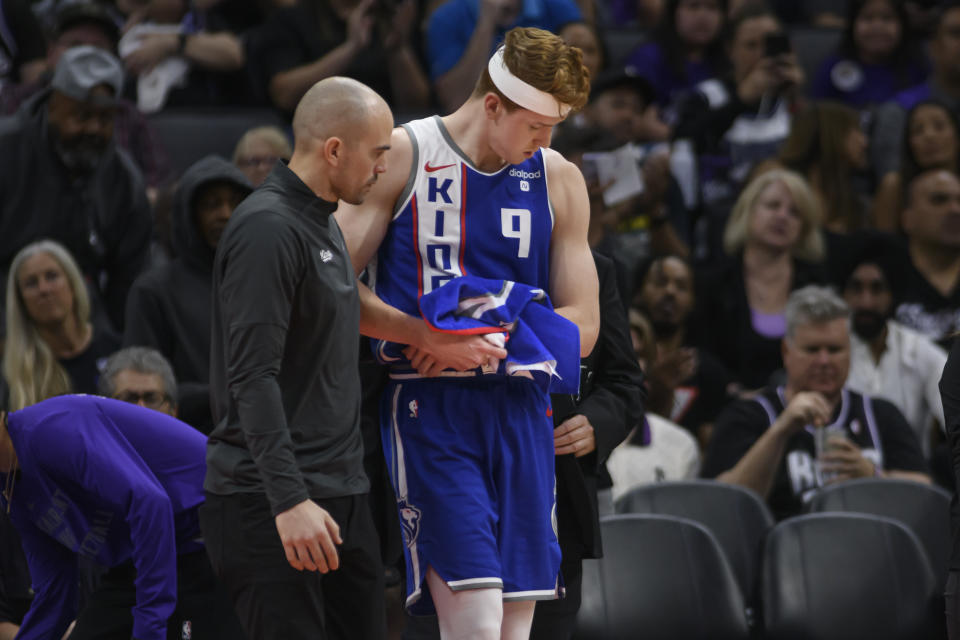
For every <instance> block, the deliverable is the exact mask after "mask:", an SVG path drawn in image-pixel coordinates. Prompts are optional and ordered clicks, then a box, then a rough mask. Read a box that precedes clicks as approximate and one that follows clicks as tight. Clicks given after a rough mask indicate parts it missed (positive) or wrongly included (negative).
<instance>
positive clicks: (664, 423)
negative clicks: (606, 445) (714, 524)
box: [607, 413, 700, 500]
mask: <svg viewBox="0 0 960 640" xmlns="http://www.w3.org/2000/svg"><path fill="white" fill-rule="evenodd" d="M646 417H647V423H648V424H649V425H650V444H649V445H648V446H645V447H639V446H636V445H633V444H629V441H630V439H631V437H632V435H633V434H632V433H631V434H630V435H629V436H627V439H626V440H625V441H624V442H623V443H622V444H621V445H620V446H618V447H617V448H616V449H614V450H613V451H612V452H611V453H610V457H609V458H607V471H609V472H610V478H611V479H612V480H613V499H614V500H617V499H618V498H620V496H622V495H623V494H625V493H626V492H627V491H629V490H630V489H632V488H633V487H636V486H639V485H644V484H651V483H654V482H664V481H667V480H688V479H690V478H695V477H697V474H698V473H699V472H700V449H699V447H698V446H697V441H696V439H694V437H693V436H692V435H690V432H689V431H687V430H686V429H684V428H683V427H681V426H680V425H678V424H675V423H673V422H670V421H669V420H667V419H666V418H662V417H660V416H658V415H655V414H652V413H647V416H646Z"/></svg>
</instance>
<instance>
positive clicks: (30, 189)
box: [0, 46, 152, 327]
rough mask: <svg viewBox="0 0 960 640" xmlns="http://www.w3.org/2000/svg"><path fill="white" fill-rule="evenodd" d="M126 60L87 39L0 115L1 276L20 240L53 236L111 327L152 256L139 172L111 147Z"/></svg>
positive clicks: (119, 321)
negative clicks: (47, 79)
mask: <svg viewBox="0 0 960 640" xmlns="http://www.w3.org/2000/svg"><path fill="white" fill-rule="evenodd" d="M122 84H123V67H122V66H121V65H120V61H119V60H117V59H116V58H115V57H114V56H113V55H111V54H110V53H107V52H106V51H103V50H101V49H96V48H94V47H91V46H81V47H74V48H72V49H69V50H68V51H66V52H65V53H64V54H63V56H62V57H61V58H60V61H59V62H58V64H57V68H56V70H55V72H54V76H53V79H52V81H51V86H50V88H49V89H47V90H44V91H42V92H40V93H39V94H37V95H36V96H34V97H33V98H31V99H30V100H28V101H27V102H25V103H24V104H23V106H22V107H21V109H20V110H19V111H18V112H17V113H16V114H15V115H13V116H10V117H8V118H3V119H0V149H3V155H2V157H0V193H2V194H3V197H2V199H0V275H2V276H3V279H2V281H4V282H5V281H6V271H7V269H8V268H9V266H10V261H11V260H12V259H13V256H14V254H16V252H17V251H19V250H20V248H21V247H23V246H25V245H27V244H29V243H30V242H34V241H36V240H40V239H42V238H50V239H53V240H56V241H58V242H60V243H61V244H63V245H64V246H65V247H67V248H68V249H69V250H70V253H71V254H72V255H73V256H74V257H75V258H76V260H77V263H78V264H79V265H80V268H81V270H82V271H83V273H84V275H85V276H86V278H87V280H88V282H90V283H91V284H92V285H93V286H92V287H91V288H92V289H93V293H94V297H95V300H96V301H97V303H101V304H102V305H103V306H104V307H105V308H106V311H107V312H108V313H109V316H110V319H111V321H112V322H113V323H114V325H115V326H118V327H119V326H121V325H122V322H123V311H124V302H125V299H126V296H127V291H128V290H129V288H130V285H131V284H132V283H133V280H134V279H135V278H136V277H137V274H138V273H139V272H140V271H141V268H142V267H143V265H144V262H145V261H146V259H147V256H148V254H149V251H148V248H149V242H150V231H151V225H152V222H151V216H150V208H149V205H148V204H147V198H146V193H145V190H144V184H143V179H142V177H141V175H140V172H139V171H138V170H137V169H136V168H135V166H134V164H133V162H132V161H131V160H130V158H129V157H128V156H127V155H126V154H125V153H124V152H122V151H120V150H119V149H117V148H116V147H115V146H114V144H113V122H114V116H115V112H116V101H117V97H118V96H119V95H120V90H121V87H122Z"/></svg>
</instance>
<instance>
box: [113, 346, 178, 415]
mask: <svg viewBox="0 0 960 640" xmlns="http://www.w3.org/2000/svg"><path fill="white" fill-rule="evenodd" d="M98 387H99V391H100V395H102V396H106V397H108V398H113V399H114V400H120V401H122V402H129V403H130V404H138V405H140V406H141V407H146V408H147V409H153V410H155V411H160V412H162V413H166V414H167V415H170V416H173V417H174V418H176V417H177V380H176V378H175V377H174V375H173V368H172V367H171V366H170V363H169V362H168V361H167V359H166V358H164V357H163V356H162V355H161V354H160V352H159V351H156V350H155V349H148V348H147V347H127V348H126V349H121V350H120V351H117V352H116V353H114V354H113V355H112V356H110V358H109V359H108V360H107V364H106V366H105V367H104V370H103V373H102V374H101V375H100V381H99V383H98ZM191 426H192V425H191Z"/></svg>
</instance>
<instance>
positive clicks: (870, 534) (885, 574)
mask: <svg viewBox="0 0 960 640" xmlns="http://www.w3.org/2000/svg"><path fill="white" fill-rule="evenodd" d="M762 576H763V577H762V594H763V596H762V597H763V611H764V616H763V617H764V630H765V633H764V637H765V638H768V639H769V640H800V639H801V638H803V639H804V640H849V639H851V638H870V639H871V640H908V639H917V638H930V637H931V630H932V628H933V626H932V625H933V620H934V616H936V615H939V616H940V617H941V618H942V617H943V609H942V607H941V608H940V610H939V611H937V610H936V609H935V608H934V606H933V603H934V597H933V595H934V591H935V583H934V577H933V571H932V570H931V569H930V566H929V562H928V561H927V556H926V553H924V551H923V549H922V547H921V545H920V541H919V540H918V539H917V537H916V536H915V535H914V534H913V532H911V531H910V530H909V529H908V528H907V527H906V526H904V525H903V524H901V523H899V522H897V521H895V520H893V519H891V518H884V517H881V516H872V515H866V514H859V513H856V514H854V513H813V514H806V515H802V516H797V517H795V518H790V519H788V520H785V521H783V522H781V523H780V524H778V525H777V526H776V527H774V528H773V530H772V531H771V532H770V535H769V536H768V537H767V542H766V546H765V550H764V558H763V570H762Z"/></svg>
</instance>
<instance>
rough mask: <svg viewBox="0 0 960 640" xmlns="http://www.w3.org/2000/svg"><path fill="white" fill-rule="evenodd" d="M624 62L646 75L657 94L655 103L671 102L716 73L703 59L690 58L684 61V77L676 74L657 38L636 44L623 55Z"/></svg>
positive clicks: (667, 103) (663, 104)
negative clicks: (695, 60) (634, 47)
mask: <svg viewBox="0 0 960 640" xmlns="http://www.w3.org/2000/svg"><path fill="white" fill-rule="evenodd" d="M624 65H625V66H628V67H633V68H634V70H635V71H636V72H637V74H638V75H640V76H642V77H644V78H646V80H647V82H649V83H650V84H651V85H652V86H653V89H654V91H655V92H656V94H657V104H659V105H661V106H667V105H670V104H672V103H674V102H675V101H676V99H678V98H680V97H682V96H683V95H684V94H687V93H690V92H692V91H693V89H694V87H696V86H697V85H698V84H700V83H701V82H703V81H704V80H710V79H711V78H715V77H717V74H716V71H715V70H714V68H713V67H712V66H711V65H710V64H709V63H707V62H706V61H700V62H694V61H691V60H687V61H686V63H684V71H685V72H686V78H681V77H679V76H677V75H676V74H675V73H674V71H673V69H671V68H670V64H669V62H668V61H667V56H666V55H664V52H663V48H662V47H661V46H660V43H659V42H648V43H646V44H643V45H640V46H639V47H637V48H636V49H634V50H633V51H632V52H631V53H630V55H628V56H627V58H626V60H624Z"/></svg>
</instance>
